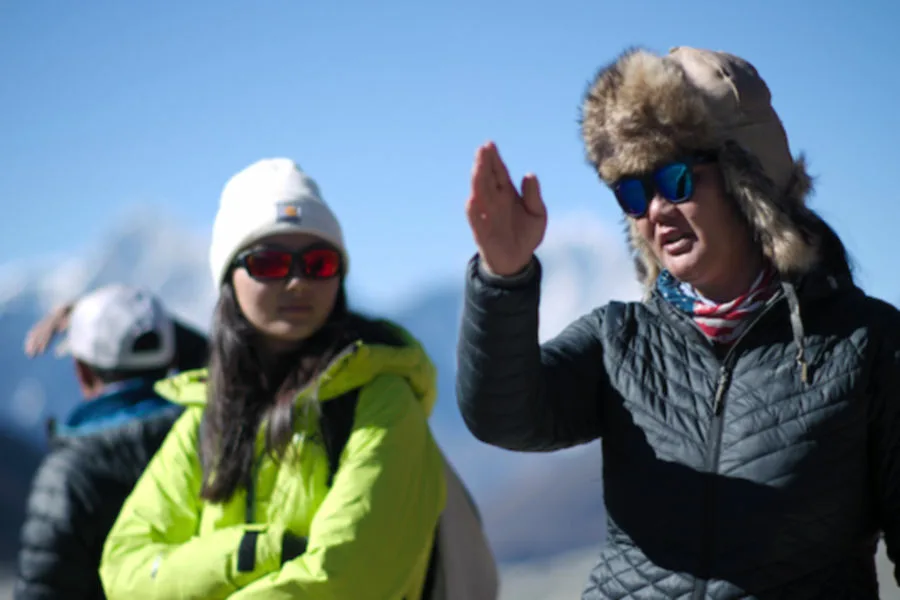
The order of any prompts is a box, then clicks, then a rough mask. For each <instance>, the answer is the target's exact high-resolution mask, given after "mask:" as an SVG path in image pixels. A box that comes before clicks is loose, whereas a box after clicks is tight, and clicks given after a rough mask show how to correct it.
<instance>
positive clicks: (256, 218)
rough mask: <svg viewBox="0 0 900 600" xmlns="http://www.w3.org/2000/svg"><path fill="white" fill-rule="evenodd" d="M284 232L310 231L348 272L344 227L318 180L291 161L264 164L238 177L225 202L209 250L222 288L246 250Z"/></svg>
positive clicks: (216, 280) (221, 200) (230, 185)
mask: <svg viewBox="0 0 900 600" xmlns="http://www.w3.org/2000/svg"><path fill="white" fill-rule="evenodd" d="M282 233H308V234H312V235H315V236H317V237H319V238H322V239H323V240H325V241H327V242H329V243H331V244H333V245H334V246H335V248H337V249H338V250H339V251H340V252H341V254H342V255H343V260H344V272H345V273H346V272H347V269H348V268H349V260H348V259H349V257H348V256H347V250H346V247H345V246H344V235H343V232H342V231H341V225H340V223H339V222H338V220H337V217H335V215H334V213H333V212H332V211H331V209H330V208H329V207H328V205H327V204H326V203H325V201H324V200H323V199H322V195H321V193H320V192H319V186H318V185H317V184H316V182H315V181H314V180H313V179H312V178H311V177H310V176H309V175H307V174H306V173H304V172H303V171H302V170H301V169H300V167H299V166H297V164H296V163H295V162H294V161H292V160H291V159H289V158H267V159H263V160H258V161H256V162H255V163H253V164H251V165H250V166H248V167H246V168H244V169H243V170H241V171H240V172H238V173H236V174H235V175H234V176H232V177H231V179H229V180H228V182H227V183H226V184H225V187H224V188H223V190H222V194H221V197H220V198H219V210H218V212H217V213H216V220H215V222H214V223H213V231H212V244H211V245H210V250H209V264H210V269H211V271H212V277H213V284H214V285H215V286H216V288H217V289H218V287H219V286H220V285H222V282H223V281H224V279H225V275H226V274H227V273H228V269H229V268H230V266H231V264H232V262H233V261H234V259H235V257H236V256H237V254H238V253H239V252H240V251H241V250H243V249H244V248H247V247H248V246H250V245H251V244H252V243H253V242H256V241H258V240H261V239H262V238H265V237H267V236H270V235H276V234H282Z"/></svg>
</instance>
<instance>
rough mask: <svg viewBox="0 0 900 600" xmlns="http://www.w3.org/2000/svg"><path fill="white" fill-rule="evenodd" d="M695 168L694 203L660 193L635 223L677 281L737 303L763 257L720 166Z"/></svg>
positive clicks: (713, 296)
mask: <svg viewBox="0 0 900 600" xmlns="http://www.w3.org/2000/svg"><path fill="white" fill-rule="evenodd" d="M692 170H693V175H694V193H693V195H692V196H691V198H690V199H689V200H687V201H686V202H682V203H679V204H674V203H672V202H669V201H667V200H666V199H664V198H662V197H660V196H659V194H657V195H656V196H654V197H653V199H652V200H651V201H650V205H649V207H648V210H647V214H646V215H644V216H643V217H641V218H639V219H635V225H636V227H637V230H638V232H639V233H640V235H641V236H642V237H643V238H644V240H645V241H646V243H647V244H648V245H649V247H650V248H652V249H653V253H654V254H655V255H656V258H657V260H658V261H659V262H660V264H661V265H662V266H663V268H664V269H666V270H667V271H669V272H670V273H671V274H672V275H674V276H675V278H676V279H678V280H679V281H684V282H687V283H689V284H691V285H693V286H694V287H695V288H696V289H697V290H699V291H700V292H701V293H702V294H704V295H705V296H707V297H709V298H711V299H713V300H716V301H725V300H731V299H732V298H735V297H737V296H739V295H740V294H742V293H743V292H744V291H746V286H749V284H750V283H751V282H752V280H753V278H754V277H755V276H756V274H757V270H758V268H759V260H758V253H757V252H756V251H755V246H754V244H753V242H752V239H751V236H750V233H749V230H748V228H747V226H746V225H745V224H744V222H743V221H742V220H741V219H740V217H739V215H738V214H737V210H736V209H735V207H734V204H733V203H732V202H731V201H730V200H729V198H728V196H727V194H726V192H725V186H724V183H723V181H722V177H721V175H720V173H719V170H718V168H717V166H716V165H715V164H700V165H695V166H694V167H693V169H692ZM716 296H719V298H717V297H716Z"/></svg>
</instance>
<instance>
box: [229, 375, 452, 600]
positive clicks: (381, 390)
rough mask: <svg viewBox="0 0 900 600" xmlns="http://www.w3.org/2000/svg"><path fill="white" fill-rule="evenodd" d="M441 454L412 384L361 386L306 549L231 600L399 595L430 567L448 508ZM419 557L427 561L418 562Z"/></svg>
mask: <svg viewBox="0 0 900 600" xmlns="http://www.w3.org/2000/svg"><path fill="white" fill-rule="evenodd" d="M443 473H444V472H443V462H442V458H441V456H440V453H439V450H438V448H437V445H436V444H435V442H434V439H433V438H432V437H431V433H430V431H429V429H428V423H427V417H426V415H425V412H424V410H423V409H422V407H421V405H420V404H419V403H418V401H417V400H416V399H415V397H414V396H413V393H412V390H411V389H410V387H409V384H408V383H407V382H406V381H405V380H403V379H401V378H400V377H398V376H395V375H382V376H380V377H378V378H376V379H375V380H374V381H373V382H372V383H370V384H368V385H367V386H366V387H364V388H363V390H362V391H361V393H360V396H359V404H358V406H357V412H356V418H355V420H354V428H353V431H352V433H351V435H350V438H349V440H348V441H347V445H346V447H345V449H344V453H343V455H342V459H341V464H340V468H339V469H338V471H337V473H336V475H335V479H334V483H333V485H332V487H331V489H330V490H329V492H328V494H327V495H326V497H325V500H324V501H323V503H322V505H321V506H320V507H319V509H318V511H317V512H316V514H315V516H314V517H313V519H312V523H311V526H310V532H309V539H308V545H307V548H306V551H305V552H304V553H303V554H301V555H300V556H298V557H296V558H293V559H292V560H289V561H287V562H285V564H284V566H283V567H281V569H280V570H279V571H277V572H275V573H271V574H269V575H266V576H265V577H263V578H262V579H260V580H259V581H257V582H255V583H253V584H251V585H249V586H247V587H246V588H244V589H242V590H241V591H239V592H237V593H236V594H234V595H232V596H231V597H230V600H251V599H252V600H256V599H266V600H282V599H284V600H287V599H288V598H291V599H295V600H320V599H323V598H354V599H359V600H393V599H398V598H401V597H402V594H404V593H405V592H406V591H407V590H408V589H409V587H410V585H411V584H413V583H415V584H420V583H421V582H413V581H412V580H411V577H414V576H415V574H416V572H421V571H423V570H424V567H425V565H426V564H427V560H428V557H429V554H430V548H431V542H432V540H433V535H434V531H435V529H436V527H437V522H438V518H439V516H440V513H441V511H442V510H443V507H444V502H445V495H446V484H445V481H444V474H443ZM414 565H418V566H421V567H422V568H421V569H415V568H413V566H414Z"/></svg>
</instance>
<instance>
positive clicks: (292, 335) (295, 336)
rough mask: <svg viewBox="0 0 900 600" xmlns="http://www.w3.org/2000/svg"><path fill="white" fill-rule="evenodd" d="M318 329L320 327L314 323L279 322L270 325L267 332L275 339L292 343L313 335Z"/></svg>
mask: <svg viewBox="0 0 900 600" xmlns="http://www.w3.org/2000/svg"><path fill="white" fill-rule="evenodd" d="M317 330H318V327H315V326H313V325H299V324H291V325H288V324H286V323H277V324H274V325H273V326H271V327H269V328H268V331H266V334H267V335H268V337H270V338H272V339H273V340H278V341H280V342H285V343H289V344H292V343H297V342H302V341H303V340H306V339H308V338H310V337H312V335H313V334H314V333H315V332H316V331H317Z"/></svg>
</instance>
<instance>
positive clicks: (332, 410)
mask: <svg viewBox="0 0 900 600" xmlns="http://www.w3.org/2000/svg"><path fill="white" fill-rule="evenodd" d="M358 403H359V389H358V388H357V389H353V390H350V391H349V392H347V393H346V394H344V395H342V396H338V397H337V398H331V399H330V400H326V401H324V402H322V404H321V405H320V406H321V411H322V412H321V416H320V417H319V433H320V434H321V436H322V444H323V445H324V446H325V454H326V455H327V456H328V487H331V484H332V483H333V482H334V476H335V474H336V473H337V470H338V467H339V466H340V464H341V454H342V453H343V452H344V447H345V446H346V445H347V441H348V440H349V439H350V433H351V432H352V431H353V421H354V419H355V418H356V405H357V404H358Z"/></svg>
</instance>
